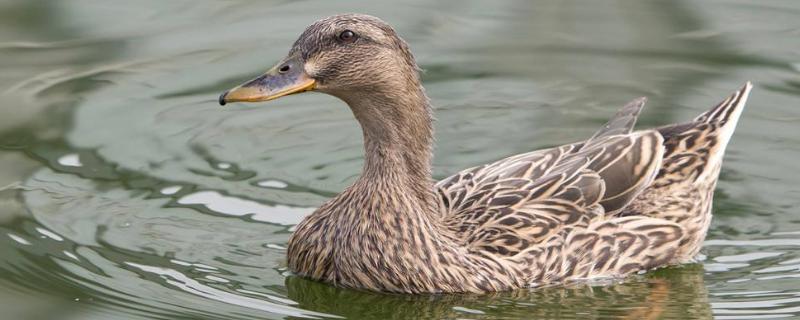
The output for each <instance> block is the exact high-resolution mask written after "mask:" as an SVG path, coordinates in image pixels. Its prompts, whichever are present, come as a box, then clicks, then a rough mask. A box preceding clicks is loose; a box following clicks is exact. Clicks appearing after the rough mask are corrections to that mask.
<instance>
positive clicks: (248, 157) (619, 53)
mask: <svg viewBox="0 0 800 320" xmlns="http://www.w3.org/2000/svg"><path fill="white" fill-rule="evenodd" d="M341 12H363V13H369V14H374V15H378V16H380V17H382V18H384V19H385V20H387V21H388V22H390V23H391V24H393V25H394V26H395V27H396V29H397V30H398V31H399V33H400V34H401V35H403V36H404V37H405V39H406V40H407V41H408V42H409V43H410V44H411V46H412V49H413V51H414V52H415V54H416V55H417V58H418V61H419V62H420V64H421V66H422V67H423V68H424V69H425V70H426V72H425V74H424V80H425V85H426V88H427V91H428V93H429V95H430V96H431V98H432V100H433V103H434V105H435V107H436V114H437V119H438V120H437V122H436V130H437V147H436V159H435V174H436V176H437V177H438V178H441V177H444V176H447V175H448V174H451V173H453V172H456V171H457V170H459V169H462V168H466V167H468V166H472V165H476V164H481V163H484V162H487V161H491V160H493V159H499V158H502V157H504V156H507V155H511V154H515V153H520V152H524V151H528V150H533V149H536V148H541V147H547V146H552V145H557V144H561V143H567V142H572V141H576V140H580V139H583V138H585V137H588V136H589V135H590V134H591V133H592V132H593V131H594V130H595V128H597V127H598V126H599V125H601V124H602V123H603V122H605V120H606V119H607V118H608V117H609V116H610V115H611V114H613V112H614V111H615V109H616V108H617V107H619V106H621V105H622V104H623V103H625V102H626V101H628V100H631V99H633V98H635V97H638V96H648V97H649V98H650V101H649V103H648V106H647V107H646V109H645V111H644V114H643V116H642V119H641V121H640V124H639V127H640V128H643V127H649V126H656V125H660V124H667V123H674V122H680V121H683V120H686V119H690V118H692V117H694V116H695V115H697V114H699V113H700V112H702V111H704V110H706V109H707V108H709V107H710V106H712V105H714V104H715V103H716V102H718V101H719V100H721V99H722V98H723V97H725V96H727V95H728V94H729V93H730V92H732V91H733V90H735V89H736V88H738V87H739V86H740V85H741V84H743V83H744V82H745V81H747V80H751V81H753V82H754V84H755V88H754V89H753V93H752V95H751V99H750V102H749V104H748V107H747V109H746V110H745V112H744V115H743V117H742V119H741V121H740V122H739V128H738V130H737V131H736V134H735V135H734V138H733V141H732V143H731V145H730V147H729V148H728V152H727V155H726V157H725V164H724V167H723V170H722V174H721V180H720V182H719V186H718V189H717V193H716V198H715V206H714V221H713V224H712V226H711V229H710V232H709V235H708V239H707V241H706V243H705V246H704V248H703V250H702V256H701V257H700V261H699V262H698V263H696V264H690V265H683V266H679V267H670V268H665V269H661V270H657V271H654V272H649V273H646V274H643V275H637V276H634V277H631V278H628V279H626V280H625V281H621V282H615V283H591V284H580V285H572V286H569V287H550V288H542V289H537V290H520V291H515V292H505V293H497V294H492V295H444V296H402V295H386V294H375V293H368V292H361V291H353V290H345V289H338V288H333V287H330V286H328V285H324V284H320V283H315V282H312V281H308V280H304V279H301V278H297V277H294V276H291V275H290V274H289V273H288V272H287V270H286V268H285V245H286V241H287V238H288V236H289V234H290V233H291V232H292V226H293V225H295V224H296V223H298V221H300V220H301V219H302V217H303V216H304V215H306V214H308V213H310V212H311V211H312V210H313V209H314V208H315V207H316V206H318V205H319V204H321V203H322V202H323V201H324V200H325V199H327V198H329V197H331V196H332V195H334V194H336V193H337V192H338V191H340V190H342V188H344V187H345V186H346V185H347V184H348V183H349V182H351V181H352V180H353V179H354V177H355V176H356V175H357V174H358V172H359V170H360V166H361V161H362V160H361V156H362V147H361V133H360V130H359V128H358V127H357V124H356V122H355V121H354V120H353V118H352V115H351V114H350V112H349V110H348V109H347V108H346V107H345V106H344V104H343V103H342V102H340V101H338V100H336V99H334V98H332V97H329V96H325V95H322V94H306V95H301V96H295V97H291V98H285V99H281V100H278V101H275V102H272V103H268V104H257V105H246V106H245V105H234V106H232V107H226V108H221V107H219V106H218V105H217V103H216V97H217V95H218V94H219V93H220V92H221V91H223V90H224V89H227V88H229V87H231V86H233V85H235V84H238V83H240V82H241V81H243V80H246V79H248V78H251V77H253V76H255V75H257V74H259V73H261V72H262V71H263V70H266V68H268V67H271V66H272V64H273V63H275V62H276V61H277V60H278V59H280V58H281V57H283V55H284V54H285V53H286V51H287V50H288V48H289V46H290V45H291V43H292V42H293V41H294V39H295V38H296V37H297V36H298V35H299V33H300V32H301V31H302V30H303V28H304V27H305V26H306V25H308V24H310V23H311V22H313V21H314V20H316V19H319V18H321V17H324V16H327V15H331V14H334V13H341ZM798 159H800V3H798V2H797V1H792V0H785V1H777V0H771V1H758V2H753V1H744V0H741V1H702V2H700V1H659V2H643V1H613V2H589V1H558V2H555V1H522V0H520V1H505V2H484V1H453V0H449V1H440V2H436V3H432V2H429V1H422V0H418V1H406V2H402V3H401V2H392V3H389V2H386V3H379V2H376V1H348V2H336V3H333V2H330V1H300V2H294V1H293V2H288V1H244V0H230V1H196V0H192V1H189V0H187V1H156V0H148V1H120V0H113V1H105V0H104V1H100V0H80V1H46V0H5V1H3V2H2V3H0V253H1V254H0V310H2V313H3V318H5V319H50V318H53V319H278V318H351V319H386V318H392V319H419V318H436V319H455V318H459V319H513V318H531V317H533V318H543V319H544V318H552V319H556V318H578V319H585V318H613V319H619V318H624V319H657V318H662V319H686V318H709V317H712V316H713V317H716V318H719V319H755V318H768V319H774V318H800V251H798V249H800V174H798V169H800V166H798V162H797V161H798Z"/></svg>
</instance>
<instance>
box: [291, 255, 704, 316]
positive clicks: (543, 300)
mask: <svg viewBox="0 0 800 320" xmlns="http://www.w3.org/2000/svg"><path fill="white" fill-rule="evenodd" d="M286 288H287V295H288V297H289V298H291V299H292V300H293V301H296V302H297V303H298V306H299V307H301V308H304V309H308V310H318V311H321V312H326V313H331V314H337V315H343V316H344V317H346V318H360V317H366V318H373V319H455V318H459V319H495V318H526V319H587V318H588V319H706V318H710V317H711V308H710V305H709V302H708V296H707V293H706V290H705V285H704V283H703V268H702V266H699V265H694V266H687V267H683V268H678V269H672V270H668V271H666V270H665V271H660V272H656V273H655V274H651V275H648V276H647V277H636V278H632V279H628V280H626V281H625V282H624V283H616V284H608V283H604V284H594V285H591V284H582V283H578V284H573V285H571V286H568V287H567V288H563V287H552V288H541V289H537V290H530V291H529V290H518V291H514V292H504V293H495V294H488V295H425V296H407V295H388V294H374V293H370V292H361V291H355V290H347V289H339V288H333V287H331V286H328V285H324V284H321V283H317V282H313V281H309V280H306V279H302V278H299V277H288V278H287V279H286Z"/></svg>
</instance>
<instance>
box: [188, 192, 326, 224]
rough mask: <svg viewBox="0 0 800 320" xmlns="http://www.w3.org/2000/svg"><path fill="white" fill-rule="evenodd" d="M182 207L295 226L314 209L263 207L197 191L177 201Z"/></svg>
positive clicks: (244, 200) (256, 203) (251, 201)
mask: <svg viewBox="0 0 800 320" xmlns="http://www.w3.org/2000/svg"><path fill="white" fill-rule="evenodd" d="M178 203H179V204H183V205H202V206H204V207H205V208H207V209H208V210H211V211H213V212H216V213H219V214H224V215H231V216H246V215H249V216H250V217H251V218H252V219H253V220H256V221H262V222H269V223H274V224H280V225H295V224H298V223H300V221H301V220H302V219H303V217H305V216H306V215H308V214H310V213H311V212H312V211H314V208H298V207H289V206H284V205H272V206H269V205H265V204H262V203H259V202H256V201H253V200H246V199H241V198H237V197H234V196H228V195H223V194H221V193H220V192H217V191H198V192H194V193H190V194H187V195H185V196H183V197H181V198H180V199H178Z"/></svg>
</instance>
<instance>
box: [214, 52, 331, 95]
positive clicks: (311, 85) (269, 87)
mask: <svg viewBox="0 0 800 320" xmlns="http://www.w3.org/2000/svg"><path fill="white" fill-rule="evenodd" d="M315 87H316V81H314V79H312V78H310V77H309V76H308V75H307V74H306V73H305V71H303V67H302V65H300V63H299V62H298V61H297V59H287V60H286V61H284V62H283V63H280V64H278V66H276V67H275V68H272V70H270V71H268V72H267V73H265V74H264V75H262V76H260V77H258V78H255V79H253V80H250V81H248V82H246V83H244V84H242V85H240V86H238V87H236V88H233V89H230V90H228V91H226V92H224V93H222V94H221V95H220V96H219V104H220V105H225V104H226V103H228V102H258V101H268V100H273V99H277V98H280V97H283V96H287V95H290V94H294V93H300V92H305V91H310V90H314V89H315Z"/></svg>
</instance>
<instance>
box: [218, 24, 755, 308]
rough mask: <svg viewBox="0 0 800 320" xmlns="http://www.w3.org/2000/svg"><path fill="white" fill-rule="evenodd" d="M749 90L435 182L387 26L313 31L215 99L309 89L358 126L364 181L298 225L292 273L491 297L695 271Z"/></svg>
mask: <svg viewBox="0 0 800 320" xmlns="http://www.w3.org/2000/svg"><path fill="white" fill-rule="evenodd" d="M750 89H751V85H750V84H749V83H748V84H746V85H745V86H744V87H743V88H741V89H739V90H738V91H736V92H735V93H734V94H733V95H732V96H730V97H728V98H727V99H725V101H723V102H722V103H720V104H719V105H717V106H716V107H714V108H713V109H711V110H710V111H707V112H706V113H704V114H702V115H700V116H699V117H697V118H695V119H694V120H692V121H690V122H687V123H684V124H679V125H670V126H665V127H661V128H658V129H652V130H643V131H636V132H632V131H631V129H632V128H633V125H634V123H635V122H636V118H637V116H638V115H639V111H640V110H641V108H642V105H644V102H645V99H643V98H642V99H637V100H634V101H633V102H631V103H629V104H628V105H626V106H625V107H623V108H622V110H620V111H619V113H617V114H616V115H615V116H614V117H613V118H612V119H611V120H610V121H609V122H608V123H607V124H606V125H605V126H603V128H601V129H600V131H598V132H597V133H595V134H594V135H593V136H592V137H591V138H589V139H588V140H586V141H583V142H578V143H573V144H569V145H565V146H561V147H556V148H550V149H545V150H537V151H533V152H529V153H525V154H520V155H516V156H512V157H509V158H506V159H503V160H500V161H497V162H494V163H490V164H487V165H483V166H479V167H475V168H471V169H467V170H464V171H462V172H460V173H458V174H456V175H454V176H452V177H449V178H447V179H444V180H443V181H440V182H438V183H434V182H432V179H431V165H430V162H431V146H432V144H433V130H432V126H431V122H432V119H431V107H430V104H429V102H428V98H427V96H426V95H425V91H424V89H423V88H422V85H421V84H420V77H419V74H418V67H417V64H416V62H415V60H414V57H413V56H412V55H411V52H410V51H409V49H408V46H407V45H406V43H405V42H404V41H403V40H402V39H400V37H398V36H397V34H396V33H395V31H394V30H393V29H392V28H391V27H390V26H389V25H387V24H386V23H384V22H383V21H381V20H380V19H378V18H375V17H371V16H367V15H358V14H348V15H338V16H333V17H329V18H325V19H323V20H320V21H317V22H316V23H314V24H313V25H311V26H310V27H308V28H307V29H306V30H305V31H304V32H303V34H302V35H301V36H300V38H299V39H298V40H297V41H296V42H295V43H294V46H293V47H292V49H291V50H290V52H289V55H288V56H287V57H286V58H285V59H283V60H282V61H281V62H280V63H279V64H278V65H277V66H275V67H274V68H273V69H271V70H270V71H268V72H267V73H266V74H264V75H262V76H260V77H258V78H256V79H254V80H252V81H249V82H247V83H245V84H243V85H241V86H239V87H236V88H234V89H232V90H230V91H228V92H226V93H223V94H222V95H221V96H220V99H219V101H220V103H221V104H225V103H227V102H233V101H249V102H254V101H266V100H271V99H275V98H278V97H281V96H285V95H289V94H293V93H298V92H303V91H310V90H316V91H321V92H324V93H327V94H330V95H333V96H335V97H337V98H339V99H341V100H343V101H344V102H346V103H347V105H348V106H349V107H350V109H351V110H352V112H353V114H354V115H355V117H356V119H357V120H358V122H359V123H360V124H361V128H362V129H363V132H364V149H365V151H366V159H365V161H364V169H363V173H362V175H361V177H360V178H358V179H357V180H356V181H355V182H354V183H353V185H352V186H350V187H348V188H347V189H345V190H344V191H343V192H342V193H341V194H339V195H338V196H337V197H335V198H333V199H332V200H330V201H328V202H327V203H325V204H323V205H322V206H321V207H320V208H319V209H317V210H316V211H315V212H314V213H313V214H311V215H310V216H308V217H306V218H305V219H304V220H303V221H302V222H301V223H300V224H299V225H298V226H297V230H296V231H295V232H294V234H293V235H292V236H291V238H290V239H289V248H288V260H289V268H291V270H292V271H294V272H295V273H297V274H299V275H303V276H306V277H310V278H313V279H318V280H322V281H326V282H330V283H333V284H335V285H339V286H344V287H352V288H363V289H369V290H376V291H389V292H402V293H433V292H487V291H499V290H509V289H513V288H521V287H528V286H534V285H541V284H548V283H558V282H564V281H570V280H576V279H583V278H591V277H621V276H625V275H627V274H630V273H633V272H637V271H643V270H648V269H652V268H656V267H660V266H666V265H670V264H676V263H681V262H685V261H689V260H691V259H692V257H693V256H695V255H696V254H697V252H698V250H699V249H700V245H701V243H702V241H703V238H704V237H705V235H706V231H707V230H708V225H709V222H710V220H711V200H712V199H711V198H712V194H713V193H714V186H715V184H716V181H717V176H718V174H719V169H720V164H721V162H722V155H723V153H724V151H725V146H726V144H727V143H728V141H729V140H730V137H731V134H732V133H733V130H734V128H735V127H736V122H737V120H738V118H739V115H740V114H741V112H742V109H743V106H744V104H745V101H746V100H747V96H748V93H749V92H750Z"/></svg>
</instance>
